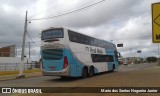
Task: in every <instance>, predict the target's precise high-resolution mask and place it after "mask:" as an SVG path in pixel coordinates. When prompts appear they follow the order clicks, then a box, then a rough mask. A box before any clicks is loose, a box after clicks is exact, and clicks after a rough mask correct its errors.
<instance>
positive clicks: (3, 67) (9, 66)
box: [0, 63, 37, 71]
mask: <svg viewBox="0 0 160 96" xmlns="http://www.w3.org/2000/svg"><path fill="white" fill-rule="evenodd" d="M19 68H20V63H0V71H16V70H19ZM32 68H37V67H36V63H25V64H24V70H27V69H32Z"/></svg>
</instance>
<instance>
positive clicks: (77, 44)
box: [41, 27, 118, 78]
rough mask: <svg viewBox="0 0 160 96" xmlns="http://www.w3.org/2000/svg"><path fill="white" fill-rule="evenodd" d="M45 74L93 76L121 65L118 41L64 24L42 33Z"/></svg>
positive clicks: (42, 55)
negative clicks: (69, 27)
mask: <svg viewBox="0 0 160 96" xmlns="http://www.w3.org/2000/svg"><path fill="white" fill-rule="evenodd" d="M41 40H42V44H41V62H42V73H43V75H44V76H61V77H62V78H63V77H82V78H86V77H91V76H93V75H94V74H96V73H100V72H105V71H114V70H115V69H117V68H118V55H117V53H118V52H117V49H116V46H115V44H113V43H110V42H107V41H104V40H101V39H96V38H94V37H91V36H87V35H84V34H81V33H78V32H76V31H73V30H70V29H68V28H64V27H51V28H48V29H45V30H43V31H42V33H41Z"/></svg>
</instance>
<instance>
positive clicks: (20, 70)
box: [17, 11, 27, 78]
mask: <svg viewBox="0 0 160 96" xmlns="http://www.w3.org/2000/svg"><path fill="white" fill-rule="evenodd" d="M26 33H27V11H26V17H25V23H24V34H23V44H22V53H21V64H20V69H19V76H18V77H17V78H24V77H25V75H24V73H23V70H24V50H25V40H26Z"/></svg>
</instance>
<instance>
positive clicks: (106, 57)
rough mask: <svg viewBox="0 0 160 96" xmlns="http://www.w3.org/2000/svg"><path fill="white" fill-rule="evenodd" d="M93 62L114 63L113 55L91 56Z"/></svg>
mask: <svg viewBox="0 0 160 96" xmlns="http://www.w3.org/2000/svg"><path fill="white" fill-rule="evenodd" d="M91 57H92V61H93V62H113V56H112V55H100V54H91Z"/></svg>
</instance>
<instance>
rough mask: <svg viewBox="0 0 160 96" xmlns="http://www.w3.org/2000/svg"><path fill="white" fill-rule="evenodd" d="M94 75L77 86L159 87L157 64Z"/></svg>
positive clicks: (112, 95) (62, 95)
mask: <svg viewBox="0 0 160 96" xmlns="http://www.w3.org/2000/svg"><path fill="white" fill-rule="evenodd" d="M95 77H96V78H95ZM95 77H92V78H87V80H85V81H83V80H82V82H80V83H81V84H79V87H160V67H158V66H154V67H151V68H147V69H143V70H134V71H129V72H114V73H109V74H107V75H105V74H104V75H103V74H102V75H98V76H95ZM91 79H92V80H91ZM95 82H99V83H95ZM11 96H160V93H49V94H47V93H46V94H12V95H11Z"/></svg>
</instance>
